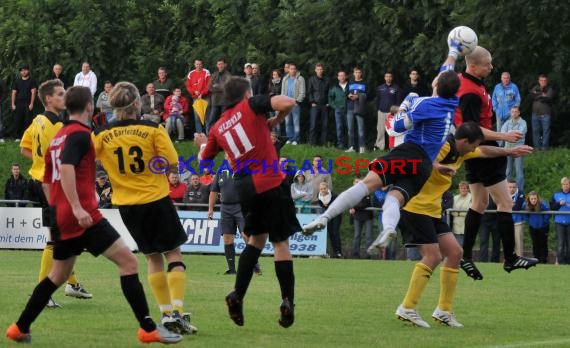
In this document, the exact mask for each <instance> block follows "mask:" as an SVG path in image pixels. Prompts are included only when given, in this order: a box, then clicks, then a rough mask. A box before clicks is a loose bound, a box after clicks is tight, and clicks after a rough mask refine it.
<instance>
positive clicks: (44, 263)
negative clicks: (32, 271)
mask: <svg viewBox="0 0 570 348" xmlns="http://www.w3.org/2000/svg"><path fill="white" fill-rule="evenodd" d="M52 265H53V244H46V247H45V248H44V251H43V252H42V260H41V262H40V274H39V275H38V283H39V282H41V281H42V280H44V279H45V278H46V277H47V276H48V274H49V271H51V266H52Z"/></svg>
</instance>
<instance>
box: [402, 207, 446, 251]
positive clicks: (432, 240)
mask: <svg viewBox="0 0 570 348" xmlns="http://www.w3.org/2000/svg"><path fill="white" fill-rule="evenodd" d="M398 226H400V228H401V229H402V237H403V239H404V245H405V246H406V247H414V246H417V245H423V244H437V243H438V240H437V237H438V236H439V235H443V234H446V233H451V228H449V225H448V224H446V223H445V222H443V221H442V220H441V219H437V218H434V217H431V216H428V215H423V214H416V213H411V212H409V211H406V210H402V211H401V216H400V224H399V225H398Z"/></svg>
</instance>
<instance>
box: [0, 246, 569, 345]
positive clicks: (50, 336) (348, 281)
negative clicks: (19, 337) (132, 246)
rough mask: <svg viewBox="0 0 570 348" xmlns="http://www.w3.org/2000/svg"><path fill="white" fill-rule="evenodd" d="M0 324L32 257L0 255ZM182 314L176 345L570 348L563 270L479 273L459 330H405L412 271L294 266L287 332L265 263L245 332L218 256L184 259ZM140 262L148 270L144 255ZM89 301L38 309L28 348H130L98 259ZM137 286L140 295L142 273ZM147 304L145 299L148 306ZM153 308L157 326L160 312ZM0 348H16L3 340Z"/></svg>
mask: <svg viewBox="0 0 570 348" xmlns="http://www.w3.org/2000/svg"><path fill="white" fill-rule="evenodd" d="M0 259H1V260H2V267H1V270H0V274H1V279H2V285H0V289H1V292H0V308H2V312H1V314H0V325H1V326H2V329H5V328H6V327H8V325H9V324H10V323H11V322H13V321H15V320H16V319H17V318H18V315H19V313H20V311H21V310H22V309H23V307H24V305H25V303H26V301H27V299H28V296H29V294H30V293H31V292H32V288H33V286H34V285H35V281H36V277H37V271H38V266H39V260H40V252H35V251H6V250H4V251H0ZM185 261H186V262H187V264H188V266H189V267H188V270H189V272H188V274H189V280H188V288H187V291H186V294H187V305H188V309H189V310H190V311H191V312H192V313H193V323H194V324H195V325H197V326H198V327H199V329H200V332H199V333H198V334H197V335H195V336H187V337H185V339H184V341H183V342H182V343H181V344H180V345H179V346H183V347H568V346H570V333H569V331H568V327H569V326H570V318H568V315H567V310H568V305H569V303H570V302H569V300H568V281H567V279H568V278H569V275H570V268H569V267H565V266H552V265H539V266H538V267H537V268H535V269H531V270H529V271H524V270H522V271H515V272H513V273H511V274H510V275H509V274H507V273H505V272H504V271H503V270H502V268H501V267H500V265H499V264H479V266H480V269H481V271H482V272H483V274H484V275H485V279H484V280H483V281H480V282H474V281H472V280H470V279H469V278H467V277H466V276H465V275H464V274H463V272H461V274H460V278H459V284H458V289H457V294H456V301H455V312H456V314H457V317H458V319H459V321H461V322H462V323H463V324H464V325H465V328H463V329H451V328H448V327H443V326H439V325H436V323H435V322H432V321H431V320H429V322H430V323H433V326H432V328H431V329H420V328H417V327H411V326H409V325H406V324H405V323H403V322H401V321H398V320H396V319H395V316H394V311H395V309H396V307H397V306H398V304H400V302H401V301H402V299H403V296H404V294H405V291H406V289H407V285H408V280H409V276H410V273H411V271H412V268H413V263H412V262H405V261H393V262H387V261H369V260H368V261H366V260H333V259H307V258H303V259H296V260H295V271H296V321H295V324H294V325H293V326H292V327H291V328H290V329H283V328H281V327H280V326H279V325H278V324H277V318H278V307H279V304H280V298H279V287H278V285H277V281H276V278H275V273H274V270H273V261H272V258H268V257H264V258H262V259H261V263H262V267H263V268H264V274H263V275H262V276H254V279H253V281H252V284H251V287H250V291H249V292H248V294H247V297H246V299H245V302H244V304H245V326H244V327H237V326H235V325H234V324H233V322H232V321H231V320H230V319H229V317H228V314H227V311H226V306H225V304H224V300H223V299H224V296H225V295H226V294H227V292H229V290H230V289H231V288H232V286H233V281H234V277H233V276H224V275H222V272H223V271H224V270H225V260H224V258H223V257H222V256H203V255H185ZM139 262H140V264H141V265H143V266H144V265H145V261H144V259H143V258H142V256H140V255H139ZM76 270H77V272H78V275H79V277H80V280H81V281H82V282H83V283H84V284H85V286H86V287H87V289H88V290H89V291H91V292H92V293H93V295H94V298H93V299H92V300H77V299H72V298H67V297H65V296H64V295H63V290H61V289H60V290H58V292H57V293H56V295H55V299H56V300H57V301H58V302H59V303H60V304H62V305H63V306H64V308H62V309H58V310H47V309H46V310H45V311H44V312H43V313H42V315H41V316H40V317H39V318H38V320H37V321H36V323H35V325H34V326H33V327H32V336H33V343H34V345H35V346H36V347H132V346H140V344H139V343H138V341H137V339H136V329H137V324H136V322H135V320H134V318H133V316H132V314H131V311H130V309H129V307H128V305H127V303H126V301H125V300H124V299H123V297H122V294H121V290H120V285H119V280H118V276H117V272H116V270H115V268H114V266H113V265H112V264H111V263H110V262H107V261H106V260H104V259H103V258H93V257H92V256H90V255H88V254H85V255H83V256H81V257H80V258H79V262H78V265H77V268H76ZM141 279H142V283H143V285H144V287H145V289H146V291H147V295H150V292H149V291H148V286H147V281H146V270H145V267H141ZM438 293H439V271H436V272H435V273H434V276H433V277H432V279H431V282H430V284H429V285H428V287H427V290H426V292H425V293H424V296H423V298H422V300H421V302H420V305H419V307H418V310H419V312H420V314H422V316H423V318H424V319H429V318H430V316H431V312H432V311H433V309H434V308H435V306H436V305H437V299H438ZM147 297H148V296H147ZM148 298H149V305H150V306H151V312H152V314H153V317H154V318H158V316H159V313H158V309H157V307H156V305H155V303H154V299H152V298H151V297H148ZM0 346H2V347H6V346H15V344H12V343H9V342H8V341H7V340H6V338H1V339H0Z"/></svg>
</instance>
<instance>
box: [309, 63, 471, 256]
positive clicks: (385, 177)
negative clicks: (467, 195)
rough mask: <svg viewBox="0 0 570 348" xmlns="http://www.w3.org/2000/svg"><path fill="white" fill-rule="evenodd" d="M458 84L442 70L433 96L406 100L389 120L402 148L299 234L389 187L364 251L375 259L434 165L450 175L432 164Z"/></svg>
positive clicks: (372, 167)
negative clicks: (373, 234)
mask: <svg viewBox="0 0 570 348" xmlns="http://www.w3.org/2000/svg"><path fill="white" fill-rule="evenodd" d="M459 85H460V82H459V77H458V76H457V74H456V73H455V72H454V71H446V72H443V73H442V74H440V76H439V82H438V85H437V96H433V97H422V98H419V97H417V96H414V95H412V94H410V95H408V96H407V97H406V99H405V100H404V102H403V103H402V105H401V106H400V113H399V114H398V116H397V117H396V118H395V121H394V130H395V131H396V132H404V131H407V133H406V135H405V138H404V143H403V144H401V145H399V146H397V147H395V148H394V149H392V151H391V152H389V153H388V154H387V155H385V156H383V157H380V158H377V159H376V160H374V161H372V163H371V164H370V168H369V169H370V172H369V173H368V174H367V175H366V177H365V178H364V180H363V181H361V182H359V183H358V184H357V185H354V186H352V187H351V188H349V189H348V190H346V191H344V192H343V193H341V194H340V195H339V196H338V197H337V199H336V200H335V201H334V202H333V203H331V205H330V206H329V208H328V209H327V210H326V211H325V212H324V213H323V214H322V215H321V216H319V217H318V218H317V219H315V220H314V221H312V222H311V223H309V224H307V225H305V226H303V233H304V234H312V233H313V232H315V231H317V230H321V229H323V228H324V227H325V226H326V225H327V222H328V220H329V219H332V218H334V217H335V216H338V215H340V214H341V213H342V212H344V211H346V210H348V209H350V208H352V207H354V206H355V205H356V204H357V203H358V202H360V200H361V199H362V198H363V197H365V196H366V195H369V194H370V193H371V192H374V191H376V190H378V189H380V188H382V187H384V186H389V185H392V190H391V191H390V193H389V194H388V195H387V197H386V201H385V202H384V205H383V207H382V209H383V211H384V212H383V214H382V225H383V227H384V230H383V231H382V233H381V234H380V236H378V238H377V239H376V240H375V241H374V243H372V245H371V246H370V248H369V249H368V252H369V254H377V253H378V248H379V247H383V246H385V245H386V244H387V243H388V242H389V241H390V240H391V239H393V238H394V237H395V235H396V226H397V224H398V221H399V220H400V207H403V206H404V205H405V204H406V202H408V201H409V200H410V199H411V198H412V197H414V196H415V195H416V194H417V193H418V192H419V191H420V189H421V188H422V186H423V185H424V183H425V182H426V181H427V179H428V178H429V176H430V174H431V171H432V169H433V166H434V165H435V166H437V169H438V170H440V171H441V172H442V173H446V172H447V171H448V170H450V168H449V167H446V166H444V165H440V164H437V163H433V162H434V161H435V158H436V156H437V154H438V153H439V151H440V149H441V147H442V146H443V144H444V143H445V141H446V139H447V135H448V134H449V129H450V127H451V125H452V124H453V116H454V114H455V109H456V107H457V105H458V103H459V100H458V98H457V97H456V96H455V94H456V93H457V91H458V89H459Z"/></svg>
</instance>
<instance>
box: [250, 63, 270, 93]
mask: <svg viewBox="0 0 570 348" xmlns="http://www.w3.org/2000/svg"><path fill="white" fill-rule="evenodd" d="M251 74H252V77H251V90H252V91H253V95H260V94H267V90H266V88H267V80H266V79H265V76H263V74H261V68H260V67H259V64H257V63H251Z"/></svg>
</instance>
